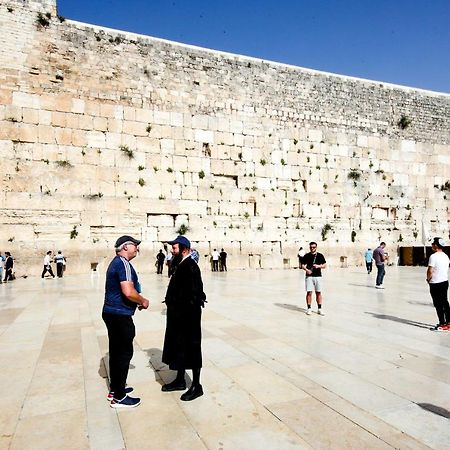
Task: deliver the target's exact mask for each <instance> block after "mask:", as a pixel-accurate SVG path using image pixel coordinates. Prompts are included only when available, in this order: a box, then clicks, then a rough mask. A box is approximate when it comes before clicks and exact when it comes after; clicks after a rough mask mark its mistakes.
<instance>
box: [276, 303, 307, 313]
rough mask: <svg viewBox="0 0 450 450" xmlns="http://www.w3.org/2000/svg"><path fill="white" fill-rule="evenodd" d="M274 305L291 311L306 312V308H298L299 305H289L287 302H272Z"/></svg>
mask: <svg viewBox="0 0 450 450" xmlns="http://www.w3.org/2000/svg"><path fill="white" fill-rule="evenodd" d="M274 305H275V306H278V307H280V308H284V309H290V310H291V311H297V312H301V313H306V308H300V307H299V306H295V305H290V304H289V303H274Z"/></svg>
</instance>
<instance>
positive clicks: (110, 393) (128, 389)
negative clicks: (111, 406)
mask: <svg viewBox="0 0 450 450" xmlns="http://www.w3.org/2000/svg"><path fill="white" fill-rule="evenodd" d="M133 391H134V389H133V388H132V387H131V386H130V387H127V388H125V394H131V393H132V392H133ZM106 399H107V400H108V402H111V401H112V400H113V399H114V391H109V394H108V395H107V396H106Z"/></svg>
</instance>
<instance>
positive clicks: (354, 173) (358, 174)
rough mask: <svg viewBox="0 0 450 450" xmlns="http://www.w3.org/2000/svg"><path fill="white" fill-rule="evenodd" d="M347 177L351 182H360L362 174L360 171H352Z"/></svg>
mask: <svg viewBox="0 0 450 450" xmlns="http://www.w3.org/2000/svg"><path fill="white" fill-rule="evenodd" d="M347 177H348V179H349V180H353V181H359V179H360V178H361V172H360V171H359V170H358V169H350V172H349V173H348V175H347Z"/></svg>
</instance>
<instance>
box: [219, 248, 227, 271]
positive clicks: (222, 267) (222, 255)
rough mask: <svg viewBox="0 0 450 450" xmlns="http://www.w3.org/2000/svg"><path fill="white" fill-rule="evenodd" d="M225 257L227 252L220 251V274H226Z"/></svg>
mask: <svg viewBox="0 0 450 450" xmlns="http://www.w3.org/2000/svg"><path fill="white" fill-rule="evenodd" d="M227 256H228V255H227V252H226V251H225V250H224V249H221V250H220V254H219V258H220V271H221V272H223V271H225V272H227Z"/></svg>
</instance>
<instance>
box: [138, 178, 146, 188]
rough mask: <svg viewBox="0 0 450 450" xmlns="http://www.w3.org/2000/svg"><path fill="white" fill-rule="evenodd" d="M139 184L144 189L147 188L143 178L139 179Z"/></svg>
mask: <svg viewBox="0 0 450 450" xmlns="http://www.w3.org/2000/svg"><path fill="white" fill-rule="evenodd" d="M138 184H139V186H141V187H144V186H145V180H144V179H143V178H139V180H138Z"/></svg>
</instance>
